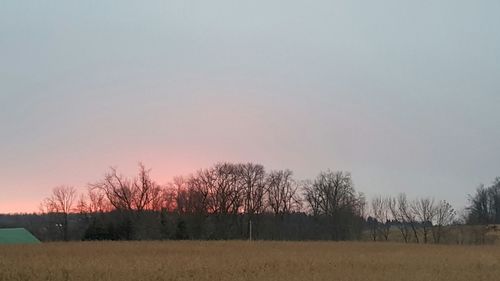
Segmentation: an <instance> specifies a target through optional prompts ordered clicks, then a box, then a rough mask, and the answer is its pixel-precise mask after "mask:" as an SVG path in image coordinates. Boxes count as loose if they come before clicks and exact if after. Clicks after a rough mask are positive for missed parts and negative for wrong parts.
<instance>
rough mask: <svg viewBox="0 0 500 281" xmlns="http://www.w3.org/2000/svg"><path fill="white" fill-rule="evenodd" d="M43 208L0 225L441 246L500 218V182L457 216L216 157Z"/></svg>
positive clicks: (50, 237) (106, 181)
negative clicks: (169, 176)
mask: <svg viewBox="0 0 500 281" xmlns="http://www.w3.org/2000/svg"><path fill="white" fill-rule="evenodd" d="M40 209H41V212H40V214H25V215H2V216H0V227H25V228H27V229H29V230H30V231H31V232H33V233H34V234H35V235H36V236H37V237H39V238H40V239H42V240H45V241H56V240H152V239H155V240H157V239H262V240H359V239H363V237H366V236H368V237H370V239H371V240H389V239H390V238H389V236H391V235H392V236H393V235H398V236H400V237H401V239H400V240H401V241H404V242H416V243H428V242H433V243H442V242H443V241H449V239H444V238H445V236H447V235H449V231H450V229H452V226H455V227H456V226H457V225H461V224H465V223H468V224H483V225H488V224H497V223H500V178H499V179H496V180H495V181H494V183H493V185H492V186H490V187H484V186H481V187H480V188H478V189H477V191H476V194H475V195H474V196H470V206H468V208H467V213H466V214H464V215H462V216H457V214H456V212H455V210H454V209H453V207H452V206H451V205H450V204H449V203H448V202H446V201H444V200H441V201H435V200H434V199H432V198H419V199H415V200H408V199H407V197H406V195H405V194H399V195H398V196H396V197H376V198H373V199H371V201H370V202H367V200H366V199H365V197H364V195H363V194H362V193H359V192H357V191H356V190H355V188H354V185H353V181H352V178H351V175H350V173H347V172H343V171H330V170H327V171H324V172H320V173H319V175H318V176H317V177H316V178H315V179H313V180H305V181H298V180H296V179H294V178H293V173H292V171H290V170H275V171H266V170H265V168H264V166H262V165H259V164H253V163H247V164H233V163H219V164H216V165H214V166H213V167H210V168H208V169H202V170H199V171H197V172H196V173H194V174H192V175H190V176H188V177H176V178H174V180H173V181H172V182H171V183H169V184H167V185H165V186H162V185H159V184H157V183H156V182H155V181H154V180H153V179H152V178H151V176H150V170H148V169H146V167H145V166H144V165H142V164H140V165H139V172H138V174H137V175H136V176H135V177H127V176H124V175H121V174H119V173H118V172H117V170H116V169H114V168H111V169H110V170H109V171H108V172H107V173H106V174H105V176H104V177H103V178H102V179H101V180H99V181H96V182H94V183H92V184H90V185H89V186H88V190H87V192H86V193H84V194H78V192H77V189H76V188H74V187H70V186H59V187H56V188H54V189H53V191H52V194H51V195H50V196H49V197H47V198H46V199H45V200H43V202H42V203H41V207H40ZM395 229H397V232H395V231H394V230H395ZM481 235H483V236H484V234H481ZM476 240H477V241H484V239H482V240H481V239H479V238H478V239H475V241H476ZM457 243H459V241H458V240H457Z"/></svg>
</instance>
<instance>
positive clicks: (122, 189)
mask: <svg viewBox="0 0 500 281" xmlns="http://www.w3.org/2000/svg"><path fill="white" fill-rule="evenodd" d="M132 186H133V185H132V183H131V181H130V180H129V179H127V178H125V177H124V176H122V175H119V174H118V173H117V170H116V168H113V167H111V168H110V171H109V172H108V173H106V174H105V175H104V179H103V180H102V181H100V182H97V183H94V184H90V187H91V188H92V189H98V190H100V191H102V192H103V193H104V194H105V195H106V197H107V199H108V201H109V203H110V204H111V205H112V206H113V207H114V208H115V209H116V210H127V211H131V210H133V208H134V195H135V194H134V190H133V187H132Z"/></svg>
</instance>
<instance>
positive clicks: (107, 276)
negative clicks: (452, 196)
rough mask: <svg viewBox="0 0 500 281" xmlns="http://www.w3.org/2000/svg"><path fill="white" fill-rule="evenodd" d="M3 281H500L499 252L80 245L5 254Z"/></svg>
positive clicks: (0, 253) (327, 245) (0, 258)
mask: <svg viewBox="0 0 500 281" xmlns="http://www.w3.org/2000/svg"><path fill="white" fill-rule="evenodd" d="M0 280H1V281H16V280H55V281H59V280H89V281H90V280H92V281H94V280H123V281H124V280H287V281H290V280H301V281H304V280H418V281H421V280H427V281H430V280H450V281H451V280H453V281H459V280H464V281H465V280H466V281H470V280H488V281H496V280H500V247H499V246H437V245H428V246H426V245H415V244H410V245H405V244H395V243H369V242H341V243H336V242H245V241H228V242H223V241H221V242H192V241H189V242H187V241H186V242H173V241H172V242H79V243H46V244H40V245H24V246H0Z"/></svg>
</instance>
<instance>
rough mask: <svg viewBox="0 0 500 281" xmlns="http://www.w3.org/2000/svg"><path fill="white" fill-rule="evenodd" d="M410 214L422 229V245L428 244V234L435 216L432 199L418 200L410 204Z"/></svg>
mask: <svg viewBox="0 0 500 281" xmlns="http://www.w3.org/2000/svg"><path fill="white" fill-rule="evenodd" d="M411 212H412V213H413V216H414V217H415V218H416V220H418V222H419V223H420V226H421V228H422V234H423V238H424V243H427V242H428V237H429V232H430V231H431V229H432V222H433V220H434V216H435V212H436V210H435V206H434V199H432V198H420V199H417V200H415V201H413V202H412V203H411Z"/></svg>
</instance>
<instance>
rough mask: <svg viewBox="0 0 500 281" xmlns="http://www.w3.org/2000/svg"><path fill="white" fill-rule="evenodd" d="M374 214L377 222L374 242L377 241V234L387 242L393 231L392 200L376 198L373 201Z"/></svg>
mask: <svg viewBox="0 0 500 281" xmlns="http://www.w3.org/2000/svg"><path fill="white" fill-rule="evenodd" d="M371 207H372V214H373V217H374V218H375V220H376V223H375V226H374V229H372V230H373V232H374V233H373V237H375V238H374V240H375V239H376V234H377V233H378V234H379V235H381V236H382V237H383V238H384V240H385V241H387V240H389V234H390V230H391V224H390V219H391V215H390V213H391V209H390V198H382V197H381V196H378V197H375V198H373V199H372V201H371Z"/></svg>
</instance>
